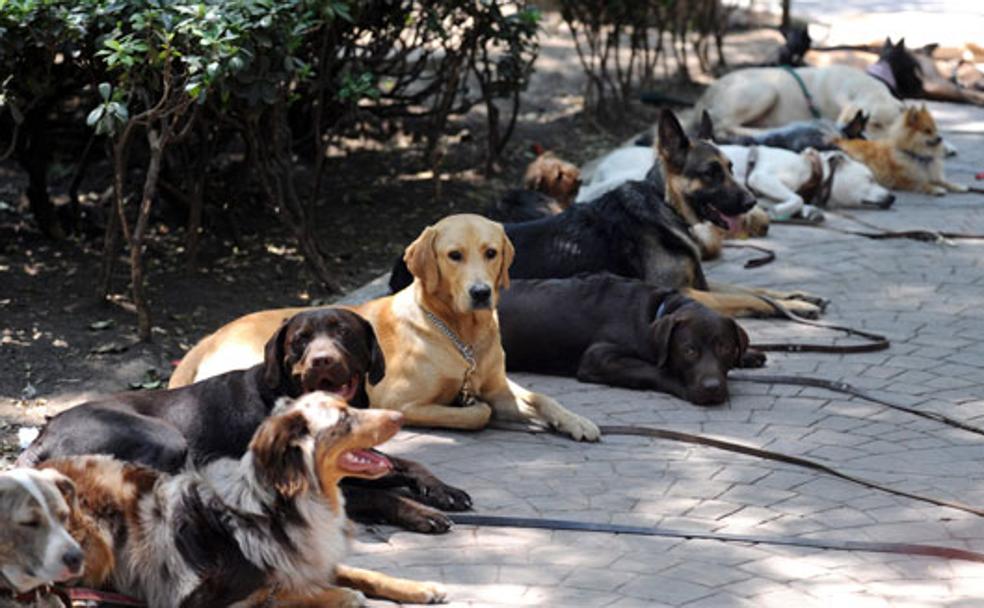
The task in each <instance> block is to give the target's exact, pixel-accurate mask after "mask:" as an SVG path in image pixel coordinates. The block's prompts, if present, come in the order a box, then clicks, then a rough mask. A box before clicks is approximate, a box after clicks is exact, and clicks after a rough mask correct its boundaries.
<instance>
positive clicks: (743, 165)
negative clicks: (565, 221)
mask: <svg viewBox="0 0 984 608" xmlns="http://www.w3.org/2000/svg"><path fill="white" fill-rule="evenodd" d="M718 148H719V149H720V150H721V152H723V153H724V154H725V156H727V157H728V159H729V160H730V161H731V163H732V170H733V171H734V175H735V179H736V180H738V181H739V182H742V183H744V184H745V185H746V186H747V187H748V188H749V189H750V190H751V191H752V193H753V194H755V196H756V199H757V200H758V202H759V204H761V205H762V206H763V207H765V208H766V209H767V210H768V212H769V216H770V217H771V218H772V219H788V218H790V217H792V216H794V215H797V214H799V213H800V212H801V211H803V210H804V203H805V201H804V200H803V199H804V197H803V196H802V194H803V193H806V191H805V190H804V188H806V189H808V190H810V192H811V193H815V196H814V197H813V198H811V200H814V201H816V202H817V203H819V204H821V205H823V206H827V207H831V208H835V207H858V206H862V205H874V206H877V207H881V208H887V207H889V206H891V204H892V203H893V202H894V201H895V197H894V196H893V195H892V194H891V193H890V192H889V191H888V190H886V189H885V188H883V187H881V186H879V185H878V183H877V182H876V181H875V177H874V174H873V173H872V172H871V171H870V170H869V169H868V168H867V167H865V166H864V165H863V164H861V163H859V162H857V161H855V160H853V159H851V158H850V157H848V156H847V155H846V154H844V153H843V152H833V151H828V152H817V151H815V150H807V151H806V152H803V153H800V154H797V153H795V152H790V151H789V150H783V149H780V148H770V147H767V146H755V147H754V148H748V147H744V146H718ZM753 149H754V150H755V151H756V157H757V160H756V162H755V163H754V164H753V165H752V172H751V175H750V176H749V175H748V169H749V162H748V159H749V151H750V150H753ZM653 162H654V159H653V153H652V150H651V149H649V148H643V147H641V146H629V147H626V148H619V149H617V150H614V151H612V152H611V153H610V154H608V156H606V157H605V158H604V159H602V161H601V163H599V165H598V169H597V171H596V172H595V175H596V176H598V177H599V178H600V179H602V180H603V181H601V182H597V183H596V182H594V181H592V182H591V183H589V184H587V185H586V186H584V187H583V188H582V189H581V191H582V192H590V193H592V194H595V193H597V195H599V196H600V195H601V194H603V193H604V192H608V191H610V190H613V189H615V188H617V187H619V186H621V185H622V184H623V183H625V182H627V181H630V180H638V179H642V178H643V177H645V175H646V173H647V172H648V171H649V169H650V167H652V165H653ZM811 212H812V213H813V214H814V215H815V214H816V213H817V211H815V210H810V209H807V213H808V214H809V213H811ZM821 217H822V215H821ZM737 228H738V227H737V226H733V225H729V229H731V230H736V229H737Z"/></svg>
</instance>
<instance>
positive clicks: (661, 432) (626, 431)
mask: <svg viewBox="0 0 984 608" xmlns="http://www.w3.org/2000/svg"><path fill="white" fill-rule="evenodd" d="M489 426H490V427H491V428H495V429H498V430H501V431H512V432H527V433H533V434H542V433H549V432H551V430H550V429H546V428H543V427H540V426H537V425H530V424H523V423H509V422H501V421H493V423H492V424H490V425H489ZM598 428H599V429H600V430H601V435H602V437H604V436H605V435H626V436H633V437H649V438H652V439H668V440H670V441H679V442H682V443H690V444H694V445H701V446H705V447H710V448H716V449H719V450H725V451H728V452H735V453H737V454H745V455H746V456H753V457H755V458H761V459H763V460H773V461H776V462H782V463H785V464H791V465H793V466H798V467H803V468H806V469H811V470H813V471H818V472H820V473H824V474H827V475H830V476H832V477H837V478H838V479H843V480H844V481H849V482H851V483H855V484H858V485H861V486H864V487H866V488H870V489H872V490H878V491H879V492H885V493H887V494H894V495H895V496H901V497H903V498H909V499H911V500H916V501H919V502H925V503H928V504H932V505H936V506H938V507H946V508H949V509H956V510H958V511H963V512H965V513H970V514H972V515H977V516H978V517H984V509H978V508H977V507H973V506H971V505H968V504H964V503H961V502H955V501H949V500H945V499H942V498H936V497H934V496H924V495H922V494H916V493H913V492H906V491H905V490H898V489H895V488H890V487H888V486H884V485H882V484H879V483H877V482H874V481H870V480H867V479H864V478H862V477H855V476H854V475H849V474H847V473H842V472H841V471H838V470H837V469H834V468H832V467H829V466H827V465H825V464H821V463H819V462H816V461H813V460H810V459H808V458H801V457H799V456H791V455H789V454H783V453H782V452H773V451H772V450H766V449H763V448H756V447H752V446H748V445H743V444H740V443H735V442H733V441H725V440H724V439H715V438H713V437H707V436H705V435H697V434H694V433H685V432H683V431H674V430H671V429H663V428H658V427H651V426H627V425H625V426H623V425H601V426H599V427H598Z"/></svg>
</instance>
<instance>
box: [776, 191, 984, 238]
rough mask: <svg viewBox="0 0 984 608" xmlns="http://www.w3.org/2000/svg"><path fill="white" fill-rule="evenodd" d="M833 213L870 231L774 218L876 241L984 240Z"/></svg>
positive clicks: (983, 235) (982, 236) (955, 233)
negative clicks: (883, 224) (893, 226)
mask: <svg viewBox="0 0 984 608" xmlns="http://www.w3.org/2000/svg"><path fill="white" fill-rule="evenodd" d="M971 191H972V192H979V193H981V194H984V189H979V188H972V189H971ZM827 213H830V214H831V215H839V216H841V217H843V218H845V219H848V220H851V221H852V222H856V223H858V224H861V225H862V226H865V227H866V228H869V229H870V231H865V230H851V229H849V228H835V227H834V226H827V225H826V224H817V223H814V222H808V221H805V220H796V219H790V220H783V221H776V220H773V222H772V223H774V224H790V225H793V226H805V227H808V228H819V229H820V230H827V231H828V232H837V233H839V234H848V235H851V236H860V237H864V238H866V239H872V240H875V241H885V240H889V239H909V240H912V241H919V242H921V243H942V242H945V241H947V240H984V234H972V233H966V232H945V231H937V230H923V229H915V230H885V229H884V228H882V227H881V226H876V225H875V224H872V223H869V222H866V221H864V220H862V219H860V218H858V217H856V216H854V215H851V214H850V213H846V212H844V211H840V212H838V213H836V214H835V213H833V212H831V211H829V210H828V211H827Z"/></svg>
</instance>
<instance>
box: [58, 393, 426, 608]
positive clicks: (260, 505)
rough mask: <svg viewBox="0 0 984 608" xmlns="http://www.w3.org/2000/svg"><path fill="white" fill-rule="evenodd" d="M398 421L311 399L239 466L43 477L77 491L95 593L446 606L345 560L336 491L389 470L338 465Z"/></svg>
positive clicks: (275, 419)
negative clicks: (345, 481) (66, 481)
mask: <svg viewBox="0 0 984 608" xmlns="http://www.w3.org/2000/svg"><path fill="white" fill-rule="evenodd" d="M401 420H402V417H401V416H400V414H398V413H396V412H389V411H364V410H355V409H349V408H348V407H347V405H346V404H345V403H344V402H342V401H341V400H339V399H338V398H336V397H334V396H332V395H330V394H328V393H309V394H308V395H306V396H304V397H302V398H300V399H298V400H297V401H296V402H294V403H286V404H284V405H282V406H280V407H278V409H277V410H276V411H275V412H274V415H272V416H271V417H270V418H268V419H267V420H266V421H265V422H264V423H263V424H262V425H261V426H260V428H259V429H258V430H257V432H256V434H255V435H254V437H253V440H252V442H251V443H250V449H249V452H248V453H247V455H246V456H244V457H243V458H242V459H241V460H231V459H226V460H220V461H216V462H215V463H213V464H211V465H208V466H206V467H205V468H204V469H202V470H201V471H194V472H187V473H182V474H179V475H173V476H172V475H168V474H165V473H160V472H157V471H154V470H151V469H149V468H145V467H142V466H140V465H135V464H130V463H125V462H122V461H119V460H116V459H113V458H111V457H108V456H83V457H76V458H72V459H60V460H52V461H48V462H46V463H43V464H42V465H41V467H42V468H46V469H54V470H57V471H59V472H60V473H62V474H64V475H66V476H67V477H69V478H70V479H71V480H72V481H73V482H74V483H75V485H76V488H77V496H78V501H77V502H78V505H77V507H76V509H75V510H74V513H73V517H72V519H71V525H70V530H71V533H72V535H73V536H74V537H75V538H76V539H77V540H79V541H80V544H81V545H82V547H83V550H84V551H85V554H86V558H85V559H86V566H87V568H86V577H85V579H84V581H83V582H84V583H85V584H86V585H88V586H92V587H103V586H105V585H108V586H110V587H111V588H114V589H116V590H118V591H120V592H122V593H126V594H129V595H132V596H135V597H138V598H140V599H141V600H143V601H146V602H147V603H148V605H149V606H150V607H151V608H158V607H160V608H164V607H167V606H174V605H178V604H179V603H180V604H181V605H189V606H211V605H235V606H263V605H267V604H268V603H269V602H270V601H273V602H275V605H277V606H305V605H321V606H358V605H362V600H363V599H364V598H363V596H362V595H361V593H359V592H358V591H353V589H357V590H359V591H364V592H366V593H370V594H372V595H375V596H377V597H384V598H387V599H392V600H395V601H401V602H414V603H430V602H434V601H440V600H442V599H443V597H444V591H443V589H442V588H441V587H440V586H439V585H436V584H434V583H420V582H415V581H409V580H403V579H394V578H391V577H389V576H386V575H383V574H380V573H376V572H371V571H366V570H359V569H354V568H348V567H345V566H343V565H341V564H339V563H338V559H339V558H341V557H342V556H343V555H344V553H345V550H346V544H347V543H346V540H345V537H346V533H347V530H346V520H345V516H344V504H343V498H342V495H341V492H340V491H339V488H338V485H337V484H338V481H339V480H340V479H341V478H342V477H343V476H347V475H355V476H362V477H370V478H371V477H378V476H379V475H381V474H384V473H385V471H386V470H388V466H389V465H388V464H387V463H386V462H385V460H382V461H377V462H376V464H375V465H373V466H370V467H369V468H367V469H365V470H364V472H355V471H354V470H353V469H352V468H351V466H352V465H351V464H348V465H345V464H342V463H351V462H352V458H353V457H351V453H352V452H353V451H358V452H359V453H363V454H364V453H365V450H366V449H368V448H370V447H373V446H375V445H377V444H379V443H381V442H383V441H386V440H387V439H389V438H390V437H392V436H393V435H394V434H395V433H396V432H397V431H398V430H399V428H400V423H401ZM380 458H381V457H380ZM346 459H347V460H346ZM219 522H221V523H219ZM333 581H334V582H333ZM336 583H337V584H338V585H341V586H336Z"/></svg>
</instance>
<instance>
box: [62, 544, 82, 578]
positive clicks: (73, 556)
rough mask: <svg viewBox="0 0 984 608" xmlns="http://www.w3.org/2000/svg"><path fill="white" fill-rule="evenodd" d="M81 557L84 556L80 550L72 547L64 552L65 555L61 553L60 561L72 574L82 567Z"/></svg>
mask: <svg viewBox="0 0 984 608" xmlns="http://www.w3.org/2000/svg"><path fill="white" fill-rule="evenodd" d="M83 557H84V556H83V555H82V552H81V551H79V550H78V549H72V550H71V551H68V552H66V553H65V555H62V563H63V564H65V567H66V568H68V571H69V572H71V573H73V574H74V573H76V572H78V571H79V570H81V569H82V559H83Z"/></svg>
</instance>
